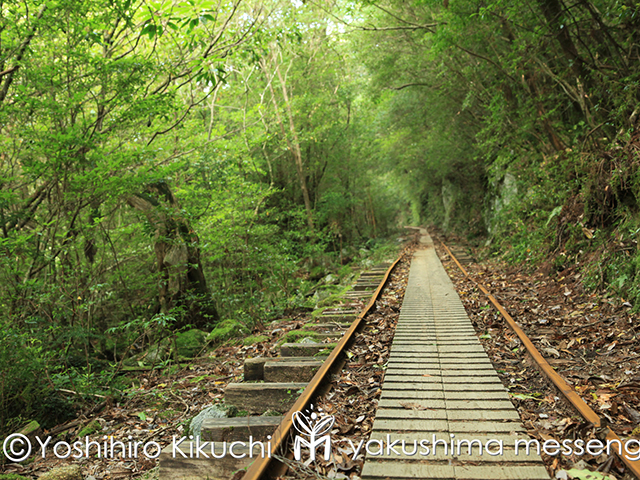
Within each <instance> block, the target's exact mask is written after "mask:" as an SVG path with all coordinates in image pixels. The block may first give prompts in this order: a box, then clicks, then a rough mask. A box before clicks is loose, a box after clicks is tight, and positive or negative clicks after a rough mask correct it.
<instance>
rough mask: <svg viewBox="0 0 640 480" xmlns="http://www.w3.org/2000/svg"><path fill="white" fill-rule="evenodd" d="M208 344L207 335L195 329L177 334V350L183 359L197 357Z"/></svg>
mask: <svg viewBox="0 0 640 480" xmlns="http://www.w3.org/2000/svg"><path fill="white" fill-rule="evenodd" d="M206 343H207V334H206V333H205V332H203V331H202V330H198V329H197V328H194V329H192V330H187V331H186V332H180V333H177V334H176V348H177V349H178V355H179V356H181V357H195V356H196V355H197V354H198V353H200V352H201V351H202V349H203V348H204V346H205V344H206Z"/></svg>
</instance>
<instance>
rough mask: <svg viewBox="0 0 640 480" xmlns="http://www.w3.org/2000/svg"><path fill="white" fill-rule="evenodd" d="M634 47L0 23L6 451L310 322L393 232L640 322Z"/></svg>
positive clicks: (12, 8) (233, 7) (348, 24)
mask: <svg viewBox="0 0 640 480" xmlns="http://www.w3.org/2000/svg"><path fill="white" fill-rule="evenodd" d="M639 32H640V4H638V3H635V2H631V1H618V0H615V1H602V0H595V1H589V0H575V1H573V2H568V1H563V0H536V1H534V2H523V1H520V0H517V1H504V0H498V1H492V2H490V1H487V2H485V1H477V0H444V1H431V0H417V1H411V2H406V1H400V0H390V1H386V0H385V1H363V2H343V1H335V2H333V1H324V0H319V1H310V0H308V1H292V2H286V1H280V0H264V1H261V0H256V1H249V0H244V1H243V0H231V1H229V2H218V3H213V2H205V1H198V0H190V1H186V2H181V1H162V0H158V1H149V0H142V1H138V0H98V1H91V2H86V1H85V2H83V1H79V0H54V1H47V0H44V1H40V0H24V1H11V2H2V1H0V132H1V135H0V169H1V172H0V186H1V188H0V226H1V232H0V252H1V255H0V302H1V304H2V308H3V315H2V318H1V319H0V430H6V429H10V428H13V427H14V426H15V425H17V424H19V423H20V422H22V421H24V420H25V419H28V418H32V417H36V418H38V419H39V421H41V422H44V424H52V423H54V422H57V421H60V420H61V418H60V417H59V415H60V414H61V413H60V412H65V411H69V409H67V408H66V404H65V403H64V402H67V401H68V400H65V399H67V398H68V397H63V396H61V395H58V394H57V393H56V392H58V391H59V390H60V389H67V390H73V391H75V392H87V393H96V392H98V391H100V392H102V393H105V392H106V391H108V389H109V388H110V386H111V385H113V384H114V382H116V381H117V377H116V376H115V371H117V369H118V368H120V367H121V366H122V362H123V361H124V360H125V359H131V358H135V356H136V355H137V354H138V353H140V352H141V351H144V350H145V349H148V348H149V345H154V344H158V342H161V341H165V340H166V339H168V340H166V341H169V342H173V344H174V345H175V342H176V338H178V337H177V335H178V334H179V333H180V332H185V331H188V330H189V329H193V328H197V329H200V330H204V331H207V332H210V331H212V330H214V331H217V332H231V333H232V332H233V331H246V332H249V331H251V330H253V329H260V326H261V325H263V324H264V323H265V322H268V321H269V320H270V319H273V318H276V317H277V316H278V315H282V314H283V313H284V312H285V311H287V310H290V309H293V308H311V309H312V308H314V307H315V306H316V305H317V295H315V296H314V292H315V290H314V288H315V287H316V286H317V285H318V284H319V283H322V282H325V281H326V282H328V281H329V280H326V279H327V276H328V275H329V274H331V278H337V279H339V278H341V277H342V276H346V275H348V274H349V272H351V268H350V265H353V264H357V263H358V262H360V263H362V262H367V261H370V260H368V259H369V257H370V256H371V255H375V252H376V251H378V250H379V249H381V248H387V246H388V243H386V242H387V240H386V239H388V238H392V239H393V234H394V232H396V231H397V228H398V227H400V226H402V225H404V224H414V225H417V224H425V223H431V224H434V225H437V226H439V227H441V228H442V229H443V230H444V231H450V232H456V233H458V234H461V235H464V236H466V237H467V238H468V239H469V241H471V242H474V243H475V244H476V245H483V246H484V247H486V248H485V252H486V253H487V254H502V255H504V257H505V258H506V259H508V260H511V261H516V262H520V263H525V264H528V265H530V266H531V268H534V267H537V266H540V265H541V264H543V263H544V264H545V266H546V268H547V270H548V271H561V270H563V269H564V268H566V267H567V266H569V265H575V264H579V265H581V267H582V268H583V270H584V278H585V285H586V286H588V287H590V288H611V289H613V290H614V291H616V292H617V293H618V294H620V295H622V296H623V297H625V298H626V299H628V300H629V301H630V302H632V303H633V304H634V305H635V302H636V301H638V300H640V288H639V287H638V284H639V283H638V280H639V278H638V276H639V275H640V255H639V254H638V247H637V239H636V236H637V234H638V232H640V218H639V216H638V213H639V212H638V208H639V204H638V198H639V197H640V171H638V160H639V157H638V147H639V145H640V143H639V136H638V134H637V131H636V125H637V121H638V115H639V114H640V103H639V100H640V88H639V82H640V68H638V67H639V55H640V51H639V49H640V38H639V37H640V33H639ZM225 329H226V330H225ZM220 335H222V334H220ZM147 353H148V350H147ZM171 360H172V359H171V358H169V359H168V360H166V359H161V358H160V359H159V360H158V361H171ZM173 360H177V358H175V357H174V358H173ZM54 407H61V408H54ZM54 413H55V414H56V415H54ZM69 414H72V412H70V411H69Z"/></svg>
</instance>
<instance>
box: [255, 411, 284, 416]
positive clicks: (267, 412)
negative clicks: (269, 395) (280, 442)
mask: <svg viewBox="0 0 640 480" xmlns="http://www.w3.org/2000/svg"><path fill="white" fill-rule="evenodd" d="M280 415H282V414H281V413H280V412H276V411H275V410H267V411H266V412H264V413H263V414H262V415H260V416H261V417H279V416H280Z"/></svg>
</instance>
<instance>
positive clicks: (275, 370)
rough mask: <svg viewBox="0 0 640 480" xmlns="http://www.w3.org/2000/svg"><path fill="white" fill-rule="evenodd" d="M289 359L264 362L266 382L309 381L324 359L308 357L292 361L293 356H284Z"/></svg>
mask: <svg viewBox="0 0 640 480" xmlns="http://www.w3.org/2000/svg"><path fill="white" fill-rule="evenodd" d="M283 358H285V359H287V360H288V361H284V362H282V361H281V362H267V363H265V364H264V381H265V382H308V381H310V380H311V379H312V378H313V376H314V375H315V374H316V372H317V371H318V369H319V368H320V367H321V366H322V363H323V362H322V360H315V358H316V357H307V358H308V360H303V361H291V359H292V358H293V357H283Z"/></svg>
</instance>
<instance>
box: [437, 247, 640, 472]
mask: <svg viewBox="0 0 640 480" xmlns="http://www.w3.org/2000/svg"><path fill="white" fill-rule="evenodd" d="M440 243H441V244H442V246H443V247H444V249H445V250H446V251H447V253H448V254H449V256H450V257H451V258H452V259H453V261H454V262H455V263H456V265H458V268H459V269H460V270H461V271H462V273H463V274H464V276H465V277H467V278H468V279H469V280H471V281H472V282H474V283H475V284H476V285H477V286H478V288H479V289H480V290H482V292H483V293H484V294H485V295H486V296H487V298H488V299H489V300H490V301H491V303H493V305H494V306H495V307H496V309H497V310H498V311H499V312H500V313H501V314H502V316H503V317H504V318H505V320H506V321H507V323H508V324H509V326H510V327H511V329H512V330H513V331H514V332H515V334H516V335H518V338H519V339H520V341H521V342H522V344H523V345H524V346H525V348H526V349H527V352H529V354H530V355H531V357H532V358H533V359H534V360H535V362H536V363H537V364H538V366H539V367H540V369H541V370H542V371H543V372H544V373H545V374H546V375H547V377H548V378H549V380H551V381H552V382H553V384H554V385H555V386H556V387H557V388H558V390H560V392H561V393H562V395H564V397H565V398H566V399H567V400H568V401H569V403H570V404H571V405H573V407H574V408H575V409H576V410H577V411H578V412H579V413H580V414H581V415H582V416H583V417H584V419H585V420H587V421H589V422H591V423H592V424H593V425H594V426H595V427H596V428H605V429H606V438H607V440H610V441H612V442H615V441H617V442H619V443H618V445H623V443H622V440H621V439H620V437H618V435H617V434H616V433H615V432H614V431H613V430H611V428H609V427H608V426H607V425H606V423H605V422H602V420H601V419H600V416H599V415H598V414H597V413H596V412H594V411H593V410H592V409H591V407H589V405H587V403H586V402H585V401H584V400H583V399H582V398H581V397H580V396H579V395H578V394H577V393H576V392H575V391H574V390H573V388H572V387H571V386H570V385H569V384H567V382H566V381H565V380H564V378H563V377H562V376H561V375H560V374H559V373H558V372H556V371H555V370H554V369H553V367H552V366H551V365H550V364H549V362H547V360H546V359H545V358H544V357H543V356H542V355H541V354H540V352H539V351H538V349H537V348H536V347H535V345H534V344H533V343H532V342H531V340H529V337H527V334H526V333H524V331H523V330H522V328H520V326H519V325H518V324H517V323H516V321H515V320H514V319H513V317H511V315H509V313H508V312H507V311H506V310H505V309H504V307H503V306H502V305H501V304H500V303H499V302H498V300H496V298H495V297H494V296H493V295H491V293H490V292H489V290H487V289H486V288H485V287H484V286H483V285H482V284H480V283H479V282H477V281H476V280H475V279H473V278H471V276H470V275H469V273H468V272H467V270H466V269H465V268H464V267H463V266H462V265H461V264H460V262H459V261H458V259H457V258H456V257H455V255H454V254H453V253H452V252H451V250H449V247H447V246H446V245H445V244H444V242H442V241H440ZM621 450H624V449H623V448H622V447H621ZM614 453H615V454H616V455H617V456H618V458H620V460H622V461H623V462H624V464H625V465H626V466H627V468H629V470H630V471H631V473H633V475H634V476H635V477H636V478H638V479H640V460H630V459H629V458H628V457H627V456H626V455H624V452H620V453H618V452H616V450H615V449H614Z"/></svg>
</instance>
